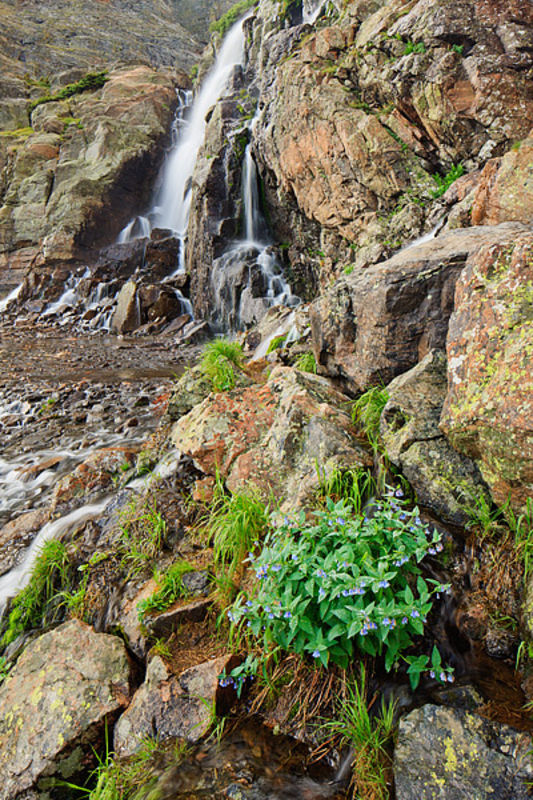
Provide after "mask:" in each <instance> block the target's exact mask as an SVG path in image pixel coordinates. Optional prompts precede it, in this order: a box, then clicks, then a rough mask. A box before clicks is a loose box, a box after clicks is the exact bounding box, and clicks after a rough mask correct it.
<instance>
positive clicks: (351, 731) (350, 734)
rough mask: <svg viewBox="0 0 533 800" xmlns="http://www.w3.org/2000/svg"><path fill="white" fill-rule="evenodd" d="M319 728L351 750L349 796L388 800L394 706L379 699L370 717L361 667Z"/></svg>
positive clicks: (364, 676) (364, 674)
mask: <svg viewBox="0 0 533 800" xmlns="http://www.w3.org/2000/svg"><path fill="white" fill-rule="evenodd" d="M321 727H322V729H323V730H324V731H325V732H326V733H327V734H328V735H330V736H331V735H333V736H338V737H340V744H341V747H342V746H345V747H350V748H351V749H352V752H353V760H352V782H351V786H352V789H353V795H352V796H353V797H354V798H365V799H366V798H369V799H370V798H371V800H388V798H389V797H390V790H389V786H388V782H389V778H390V775H391V758H390V755H389V753H388V751H387V745H388V744H389V743H390V741H391V738H392V733H393V730H394V704H393V703H389V704H386V703H385V702H384V701H383V700H382V702H381V709H380V713H377V714H375V715H371V714H370V712H369V710H368V706H367V685H366V673H365V670H364V667H361V673H360V678H359V682H354V684H353V685H350V684H348V685H347V687H346V696H345V697H343V698H342V700H339V701H338V702H337V707H336V711H335V716H334V719H332V720H328V721H327V722H325V723H324V724H323V725H322V726H321Z"/></svg>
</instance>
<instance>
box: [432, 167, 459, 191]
mask: <svg viewBox="0 0 533 800" xmlns="http://www.w3.org/2000/svg"><path fill="white" fill-rule="evenodd" d="M464 174H465V168H464V167H463V165H462V164H454V165H453V166H452V167H451V169H450V170H449V171H448V172H447V173H446V174H445V175H444V176H442V175H439V173H438V172H435V173H434V174H433V175H432V176H431V177H432V178H433V180H434V181H435V183H436V185H437V188H436V189H434V190H433V191H432V192H430V194H431V196H432V197H434V198H435V199H436V198H437V197H441V196H442V195H443V194H444V193H445V192H447V191H448V189H449V188H450V186H451V185H452V183H454V181H456V180H457V178H460V177H461V175H464Z"/></svg>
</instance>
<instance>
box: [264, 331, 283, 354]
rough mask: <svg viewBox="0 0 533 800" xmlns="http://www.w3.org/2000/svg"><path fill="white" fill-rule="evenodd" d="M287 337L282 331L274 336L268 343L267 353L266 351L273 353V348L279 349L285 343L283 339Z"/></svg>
mask: <svg viewBox="0 0 533 800" xmlns="http://www.w3.org/2000/svg"><path fill="white" fill-rule="evenodd" d="M286 339H287V334H286V333H282V334H281V336H274V338H273V339H272V340H271V342H270V344H269V345H268V349H267V355H268V353H273V352H274V350H281V348H282V347H283V345H284V344H285V340H286Z"/></svg>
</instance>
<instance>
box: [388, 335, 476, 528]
mask: <svg viewBox="0 0 533 800" xmlns="http://www.w3.org/2000/svg"><path fill="white" fill-rule="evenodd" d="M446 391H447V381H446V356H445V354H444V352H443V351H441V350H432V351H431V352H430V353H428V355H427V356H426V357H425V358H423V359H422V361H421V362H420V363H419V364H417V365H416V367H413V369H411V370H409V372H406V373H405V374H404V375H400V376H399V377H398V378H395V379H394V380H393V381H392V383H390V384H389V385H388V386H387V392H388V394H389V400H388V402H387V404H386V406H385V408H384V409H383V413H382V415H381V438H382V441H383V444H384V447H385V450H386V452H387V455H388V456H389V458H390V460H391V461H392V463H393V464H396V466H398V467H401V469H402V472H403V474H404V475H405V477H406V478H407V480H408V481H409V483H410V484H411V486H412V487H413V488H414V490H415V491H416V494H417V497H418V500H419V502H420V503H421V504H422V505H423V506H426V507H428V508H430V509H432V510H433V512H434V513H436V514H437V516H438V517H439V518H440V519H442V520H444V521H446V522H451V523H454V524H455V525H465V524H466V523H467V522H468V521H469V516H468V514H467V513H466V511H465V509H464V505H465V500H466V497H465V494H466V495H467V496H469V497H477V496H479V495H480V494H481V495H485V496H488V491H487V487H486V486H485V484H484V483H483V480H482V478H481V475H480V473H479V470H478V469H477V467H476V465H475V463H474V462H473V461H471V459H469V458H466V457H465V456H463V455H460V454H459V453H457V451H456V450H454V449H453V447H451V445H450V444H449V443H448V441H447V440H446V439H445V437H444V436H443V435H442V432H441V431H440V429H439V421H440V415H441V411H442V405H443V403H444V399H445V397H446Z"/></svg>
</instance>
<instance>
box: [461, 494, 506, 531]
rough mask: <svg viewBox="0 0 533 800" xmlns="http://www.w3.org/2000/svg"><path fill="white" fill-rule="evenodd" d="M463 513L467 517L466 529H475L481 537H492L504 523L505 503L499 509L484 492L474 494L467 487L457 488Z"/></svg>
mask: <svg viewBox="0 0 533 800" xmlns="http://www.w3.org/2000/svg"><path fill="white" fill-rule="evenodd" d="M458 493H459V496H460V497H461V501H462V503H461V505H462V508H463V511H464V512H465V514H466V515H467V516H468V522H467V524H466V527H467V528H469V529H475V530H477V531H478V532H480V533H481V534H482V535H483V536H492V535H493V533H494V532H495V531H496V530H499V529H500V525H501V523H502V522H505V512H506V510H507V507H508V503H506V504H505V505H504V506H502V507H501V508H498V507H497V506H495V505H494V503H493V502H492V500H491V499H490V497H489V495H488V494H487V493H486V492H477V493H476V492H474V491H473V489H471V488H470V487H469V486H466V485H460V486H459V492H458Z"/></svg>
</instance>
